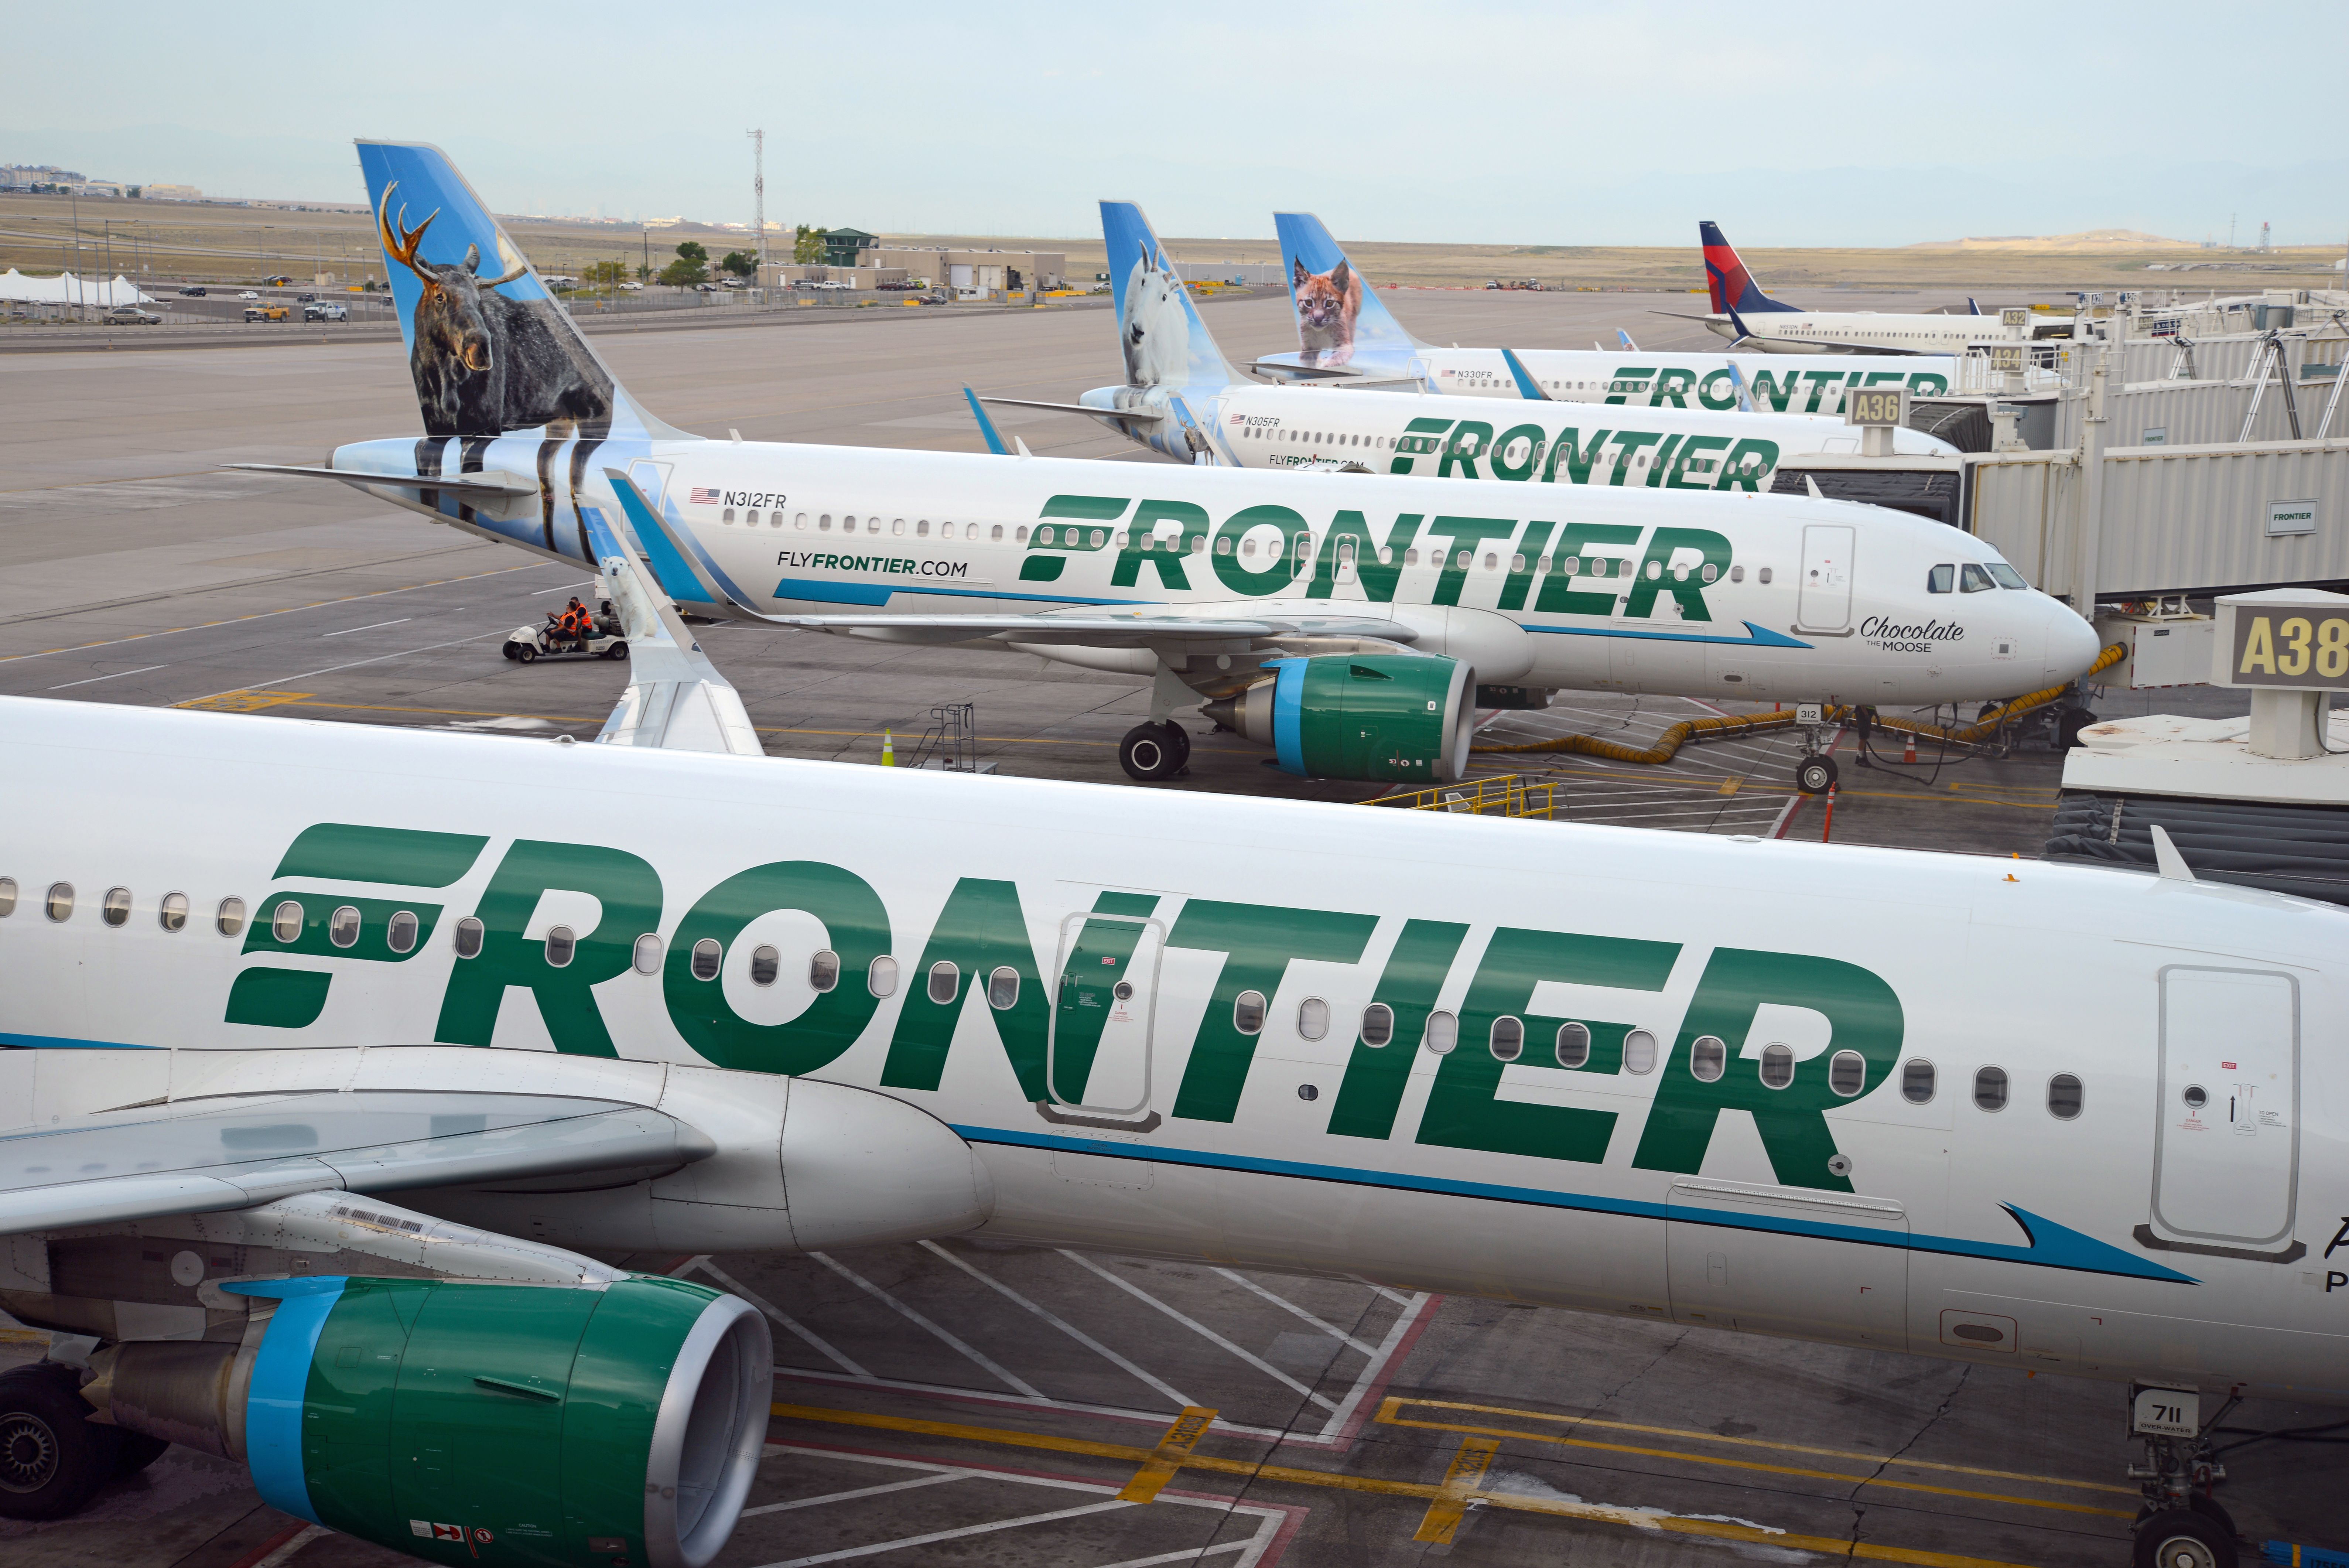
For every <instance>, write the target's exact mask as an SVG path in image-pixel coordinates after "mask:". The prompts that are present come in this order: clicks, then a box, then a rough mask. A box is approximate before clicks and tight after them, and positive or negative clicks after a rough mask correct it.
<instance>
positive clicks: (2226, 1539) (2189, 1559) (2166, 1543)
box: [2132, 1508, 2235, 1568]
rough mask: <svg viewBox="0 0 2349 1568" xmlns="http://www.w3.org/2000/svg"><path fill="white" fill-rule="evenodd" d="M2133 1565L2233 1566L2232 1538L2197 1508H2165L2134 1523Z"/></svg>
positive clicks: (2167, 1567)
mask: <svg viewBox="0 0 2349 1568" xmlns="http://www.w3.org/2000/svg"><path fill="white" fill-rule="evenodd" d="M2132 1558H2133V1561H2134V1563H2135V1564H2136V1568H2235V1538H2234V1535H2233V1534H2232V1533H2231V1532H2229V1531H2227V1530H2226V1529H2224V1528H2222V1527H2221V1526H2220V1523H2219V1522H2218V1521H2216V1520H2214V1519H2212V1518H2211V1517H2210V1516H2209V1515H2208V1514H2206V1513H2203V1512H2202V1511H2199V1509H2191V1508H2165V1509H2163V1510H2162V1511H2160V1512H2158V1513H2156V1514H2154V1515H2153V1516H2152V1517H2150V1518H2148V1519H2147V1520H2145V1521H2143V1522H2142V1523H2140V1524H2138V1526H2137V1537H2136V1550H2135V1552H2133V1553H2132Z"/></svg>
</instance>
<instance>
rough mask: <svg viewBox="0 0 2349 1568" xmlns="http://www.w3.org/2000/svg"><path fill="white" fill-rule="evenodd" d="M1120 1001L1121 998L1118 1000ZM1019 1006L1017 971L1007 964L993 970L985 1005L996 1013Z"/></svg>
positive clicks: (988, 980)
mask: <svg viewBox="0 0 2349 1568" xmlns="http://www.w3.org/2000/svg"><path fill="white" fill-rule="evenodd" d="M1120 1000H1121V1001H1123V998H1120ZM987 1005H988V1006H989V1007H992V1008H993V1009H995V1011H996V1012H1009V1011H1010V1010H1011V1009H1012V1008H1014V1007H1017V1006H1018V1005H1019V971H1018V970H1016V969H1013V968H1012V967H1011V966H1010V965H1009V964H1005V965H1003V966H1001V967H1000V968H999V969H997V970H995V971H993V972H992V973H990V974H988V977H987Z"/></svg>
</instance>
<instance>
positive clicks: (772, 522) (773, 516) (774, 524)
mask: <svg viewBox="0 0 2349 1568" xmlns="http://www.w3.org/2000/svg"><path fill="white" fill-rule="evenodd" d="M782 525H783V514H781V513H780V512H770V513H768V514H767V526H768V527H770V528H780V527H781V526H782Z"/></svg>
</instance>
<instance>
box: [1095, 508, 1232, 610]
mask: <svg viewBox="0 0 2349 1568" xmlns="http://www.w3.org/2000/svg"><path fill="white" fill-rule="evenodd" d="M1161 523H1173V524H1177V525H1179V526H1180V527H1181V528H1182V530H1183V532H1182V534H1181V535H1179V536H1177V537H1176V538H1174V540H1172V541H1170V542H1169V544H1170V545H1171V547H1167V546H1162V545H1159V543H1158V539H1157V534H1158V524H1161ZM1208 527H1209V524H1208V521H1207V512H1206V508H1205V507H1203V506H1194V505H1192V504H1190V503H1189V502H1187V501H1145V502H1143V504H1141V505H1140V506H1138V507H1136V508H1134V512H1133V526H1132V527H1131V528H1130V529H1129V530H1127V533H1128V540H1127V544H1126V546H1125V548H1124V549H1123V550H1120V551H1119V552H1118V553H1117V563H1116V565H1114V566H1112V567H1111V568H1110V573H1109V586H1110V587H1113V588H1130V587H1134V586H1135V584H1136V583H1137V582H1139V581H1140V579H1141V576H1142V568H1143V567H1144V566H1151V567H1154V568H1155V569H1156V570H1157V573H1158V586H1159V587H1163V588H1176V589H1182V588H1188V587H1190V586H1191V579H1190V576H1188V575H1187V574H1186V573H1185V571H1184V570H1183V561H1184V558H1185V556H1189V555H1190V553H1191V542H1192V541H1193V540H1195V539H1205V538H1206V536H1207V531H1208Z"/></svg>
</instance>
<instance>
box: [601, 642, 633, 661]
mask: <svg viewBox="0 0 2349 1568" xmlns="http://www.w3.org/2000/svg"><path fill="white" fill-rule="evenodd" d="M604 657H605V658H606V659H618V660H619V661H621V662H622V663H626V661H627V658H628V645H627V644H626V643H625V642H616V643H614V644H613V645H612V646H611V647H609V648H607V649H605V650H604Z"/></svg>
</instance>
